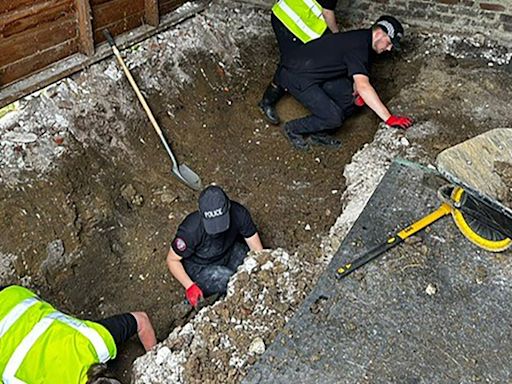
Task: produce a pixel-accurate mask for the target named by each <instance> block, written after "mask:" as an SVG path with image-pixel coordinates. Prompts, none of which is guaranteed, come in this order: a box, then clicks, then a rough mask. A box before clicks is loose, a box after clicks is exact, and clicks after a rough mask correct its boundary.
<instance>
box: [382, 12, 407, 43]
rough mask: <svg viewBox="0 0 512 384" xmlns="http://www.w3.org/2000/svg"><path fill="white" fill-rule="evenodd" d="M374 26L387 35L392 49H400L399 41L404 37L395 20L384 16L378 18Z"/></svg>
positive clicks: (402, 29) (400, 26)
mask: <svg viewBox="0 0 512 384" xmlns="http://www.w3.org/2000/svg"><path fill="white" fill-rule="evenodd" d="M375 25H377V26H379V27H380V28H382V30H383V31H384V32H386V33H387V34H388V36H389V38H390V39H391V43H392V44H393V47H394V48H397V49H400V39H401V38H402V37H404V27H402V24H400V22H399V21H398V20H397V19H395V18H394V17H393V16H388V15H384V16H381V17H379V19H378V20H377V21H376V22H375Z"/></svg>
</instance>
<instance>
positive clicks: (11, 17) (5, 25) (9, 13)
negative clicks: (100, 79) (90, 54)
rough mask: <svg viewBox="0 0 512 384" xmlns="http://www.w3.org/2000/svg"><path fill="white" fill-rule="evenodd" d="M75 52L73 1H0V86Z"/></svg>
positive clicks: (76, 40)
mask: <svg viewBox="0 0 512 384" xmlns="http://www.w3.org/2000/svg"><path fill="white" fill-rule="evenodd" d="M77 51H78V34H77V28H76V8H75V4H74V1H73V0H17V1H0V52H2V54H1V55H0V84H2V85H3V84H8V83H10V82H12V81H14V80H16V79H19V78H21V77H24V76H26V75H28V74H30V73H33V72H36V71H38V70H40V69H42V68H44V67H46V66H47V65H49V64H51V63H54V62H56V61H58V60H60V59H62V58H64V57H67V56H69V55H72V54H73V53H75V52H77Z"/></svg>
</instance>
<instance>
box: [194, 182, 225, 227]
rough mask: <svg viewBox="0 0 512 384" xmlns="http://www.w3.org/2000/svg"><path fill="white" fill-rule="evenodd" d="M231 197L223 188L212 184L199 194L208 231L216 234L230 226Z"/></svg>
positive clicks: (204, 222)
mask: <svg viewBox="0 0 512 384" xmlns="http://www.w3.org/2000/svg"><path fill="white" fill-rule="evenodd" d="M230 205H231V204H230V202H229V198H228V196H227V195H226V193H225V192H224V191H223V190H222V188H220V187H217V186H216V185H211V186H209V187H207V188H205V189H204V190H203V191H202V192H201V194H200V195H199V213H200V214H201V219H202V221H203V225H204V229H205V230H206V233H208V234H210V235H216V234H218V233H221V232H224V231H226V230H227V229H228V228H229V207H230Z"/></svg>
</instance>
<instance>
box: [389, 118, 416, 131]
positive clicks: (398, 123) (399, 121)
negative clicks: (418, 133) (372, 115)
mask: <svg viewBox="0 0 512 384" xmlns="http://www.w3.org/2000/svg"><path fill="white" fill-rule="evenodd" d="M412 123H414V120H413V119H411V118H410V117H403V116H395V115H391V116H389V119H387V120H386V124H387V125H389V126H390V127H395V128H402V129H407V128H409V127H410V126H411V125H412Z"/></svg>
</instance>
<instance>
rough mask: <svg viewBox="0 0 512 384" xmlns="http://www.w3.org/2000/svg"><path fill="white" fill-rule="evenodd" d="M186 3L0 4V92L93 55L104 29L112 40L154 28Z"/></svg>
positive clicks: (7, 0) (70, 0) (75, 0)
mask: <svg viewBox="0 0 512 384" xmlns="http://www.w3.org/2000/svg"><path fill="white" fill-rule="evenodd" d="M185 2H186V0H0V52H1V54H0V89H2V88H6V87H7V86H9V85H10V84H12V83H14V82H16V81H19V80H20V79H24V78H26V77H28V76H29V75H32V74H35V73H37V72H39V71H41V70H43V69H45V68H48V67H49V66H51V65H52V64H54V63H56V62H59V61H60V60H62V59H65V58H70V57H72V56H73V55H85V56H86V57H91V56H93V55H94V54H95V52H96V48H97V46H98V44H100V43H102V42H103V41H104V40H105V38H104V36H103V33H102V31H103V30H104V29H105V28H108V29H109V30H110V32H111V33H112V35H114V36H118V35H121V34H123V33H125V32H128V31H132V30H134V29H136V28H138V27H141V26H150V27H154V28H153V29H156V27H158V26H159V24H160V20H161V19H162V17H163V16H165V15H166V14H169V13H171V12H173V11H174V10H176V8H178V7H179V6H180V5H182V4H183V3H185ZM82 67H83V66H82ZM64 72H65V71H64ZM64 72H63V76H64V75H66V74H69V73H64ZM61 77H62V76H61ZM53 80H55V79H53Z"/></svg>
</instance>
